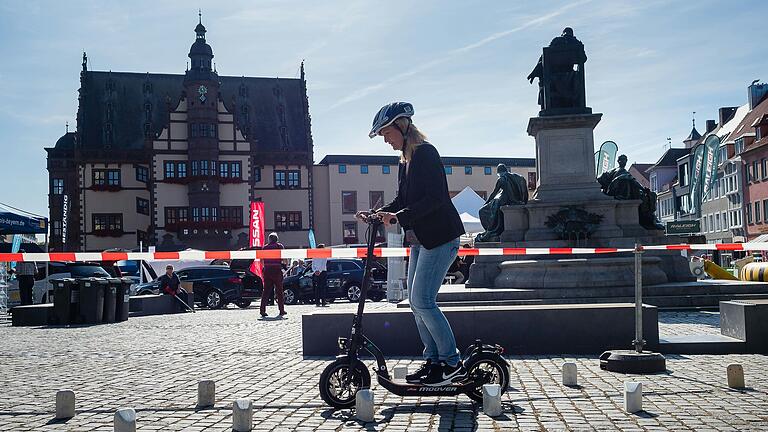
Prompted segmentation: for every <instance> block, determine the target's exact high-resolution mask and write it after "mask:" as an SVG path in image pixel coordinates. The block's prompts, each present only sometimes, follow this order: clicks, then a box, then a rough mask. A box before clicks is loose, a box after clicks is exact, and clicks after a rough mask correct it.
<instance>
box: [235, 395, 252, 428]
mask: <svg viewBox="0 0 768 432" xmlns="http://www.w3.org/2000/svg"><path fill="white" fill-rule="evenodd" d="M252 428H253V402H252V401H251V400H250V399H237V400H236V401H234V402H233V403H232V430H234V431H236V432H248V431H250V430H251V429H252Z"/></svg>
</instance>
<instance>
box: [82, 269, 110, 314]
mask: <svg viewBox="0 0 768 432" xmlns="http://www.w3.org/2000/svg"><path fill="white" fill-rule="evenodd" d="M78 285H80V322H81V323H82V324H100V323H101V320H102V318H103V316H104V288H105V287H106V285H107V281H106V279H103V278H94V277H91V278H86V279H80V280H79V281H78Z"/></svg>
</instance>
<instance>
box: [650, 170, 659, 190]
mask: <svg viewBox="0 0 768 432" xmlns="http://www.w3.org/2000/svg"><path fill="white" fill-rule="evenodd" d="M651 191H653V192H658V191H659V181H658V178H657V177H656V173H655V172H652V173H651Z"/></svg>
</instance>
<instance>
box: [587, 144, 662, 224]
mask: <svg viewBox="0 0 768 432" xmlns="http://www.w3.org/2000/svg"><path fill="white" fill-rule="evenodd" d="M626 165H627V156H626V155H621V156H619V167H618V168H614V169H612V170H610V171H608V172H605V173H603V174H602V175H600V177H599V178H598V179H597V182H598V183H600V188H601V189H602V191H603V193H604V194H606V195H608V196H612V197H614V198H616V199H618V200H633V199H639V200H641V203H640V207H639V208H638V215H639V217H640V225H641V226H642V227H643V228H646V229H664V226H663V225H661V223H660V222H659V221H658V220H657V219H656V214H655V213H656V193H654V192H652V191H651V190H650V189H648V188H647V187H644V186H643V185H641V184H640V183H639V182H638V181H637V180H636V179H635V178H634V177H632V174H630V173H629V171H627V169H626V168H625V167H626Z"/></svg>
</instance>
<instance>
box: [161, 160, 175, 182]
mask: <svg viewBox="0 0 768 432" xmlns="http://www.w3.org/2000/svg"><path fill="white" fill-rule="evenodd" d="M164 171H165V178H167V179H169V178H174V177H176V164H175V163H173V162H169V161H165V164H164Z"/></svg>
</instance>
